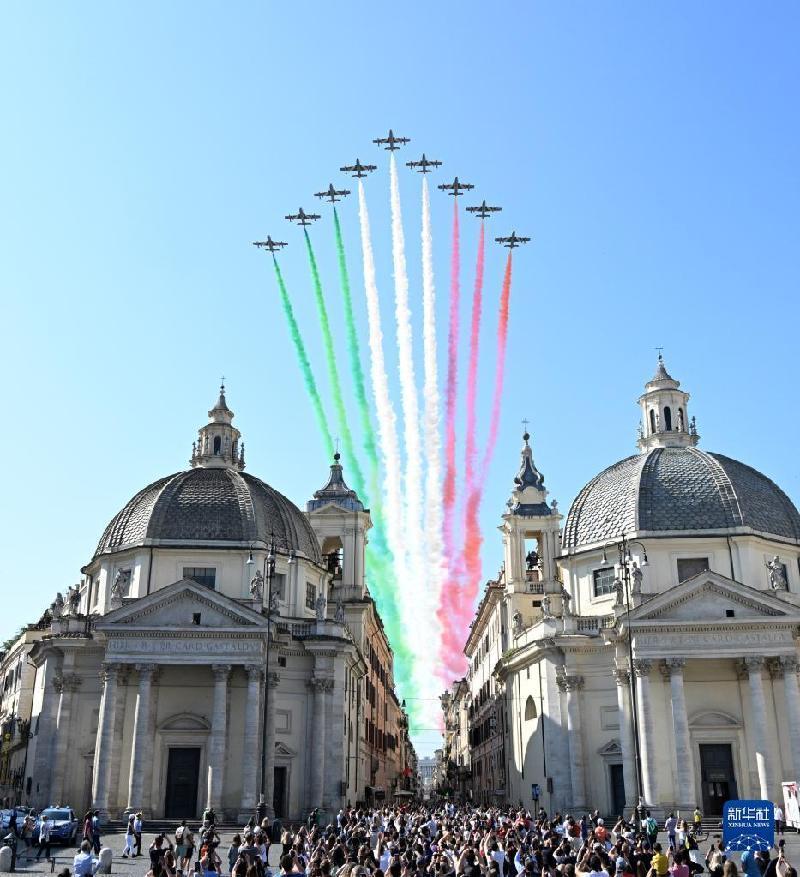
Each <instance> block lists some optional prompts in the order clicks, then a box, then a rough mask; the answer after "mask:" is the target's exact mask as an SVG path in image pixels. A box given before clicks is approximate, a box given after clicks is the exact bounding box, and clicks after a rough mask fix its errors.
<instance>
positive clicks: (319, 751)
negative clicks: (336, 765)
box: [306, 676, 333, 809]
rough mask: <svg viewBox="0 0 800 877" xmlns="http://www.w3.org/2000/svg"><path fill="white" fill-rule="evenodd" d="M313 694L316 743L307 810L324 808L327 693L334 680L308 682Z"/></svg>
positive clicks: (312, 724) (312, 716) (313, 723)
mask: <svg viewBox="0 0 800 877" xmlns="http://www.w3.org/2000/svg"><path fill="white" fill-rule="evenodd" d="M308 686H309V688H310V689H311V691H312V692H313V704H312V711H311V735H312V740H313V741H314V742H313V744H312V747H311V752H310V753H309V754H310V756H311V771H310V783H309V800H308V801H307V802H306V806H307V809H312V808H314V807H322V793H323V788H322V786H323V779H324V777H325V692H326V691H330V689H331V688H333V680H332V679H321V678H319V677H317V676H314V677H312V678H311V679H309V681H308Z"/></svg>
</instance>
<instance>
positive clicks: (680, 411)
mask: <svg viewBox="0 0 800 877" xmlns="http://www.w3.org/2000/svg"><path fill="white" fill-rule="evenodd" d="M678 429H679V430H681V431H682V432H686V427H685V424H684V422H683V408H679V409H678Z"/></svg>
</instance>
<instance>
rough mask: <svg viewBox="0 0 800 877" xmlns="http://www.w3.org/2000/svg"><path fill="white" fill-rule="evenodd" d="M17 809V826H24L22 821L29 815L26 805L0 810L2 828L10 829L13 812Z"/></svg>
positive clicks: (0, 828) (4, 829) (0, 825)
mask: <svg viewBox="0 0 800 877" xmlns="http://www.w3.org/2000/svg"><path fill="white" fill-rule="evenodd" d="M14 810H16V811H17V826H18V828H22V823H23V822H24V821H25V817H26V816H27V815H28V811H27V810H26V809H25V808H24V807H14V808H12V809H11V810H0V830H3V831H8V829H9V828H11V814H12V813H13V812H14Z"/></svg>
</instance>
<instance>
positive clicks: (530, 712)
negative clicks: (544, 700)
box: [525, 695, 536, 722]
mask: <svg viewBox="0 0 800 877" xmlns="http://www.w3.org/2000/svg"><path fill="white" fill-rule="evenodd" d="M535 718H536V704H535V703H534V702H533V698H532V697H531V696H530V695H528V699H527V700H526V701H525V721H526V722H530V721H531V720H533V719H535Z"/></svg>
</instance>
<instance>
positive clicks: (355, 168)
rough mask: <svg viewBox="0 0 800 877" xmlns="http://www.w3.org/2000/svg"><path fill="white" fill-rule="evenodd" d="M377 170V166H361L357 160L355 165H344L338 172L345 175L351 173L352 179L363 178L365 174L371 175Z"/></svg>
mask: <svg viewBox="0 0 800 877" xmlns="http://www.w3.org/2000/svg"><path fill="white" fill-rule="evenodd" d="M377 169H378V166H377V165H375V164H361V162H360V161H359V160H358V159H356V163H355V164H346V165H345V166H344V167H340V168H339V170H340V171H344V172H345V173H348V174H349V173H352V174H353V176H354V177H365V176H366V175H367V174H371V173H372V172H373V171H375V170H377Z"/></svg>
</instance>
